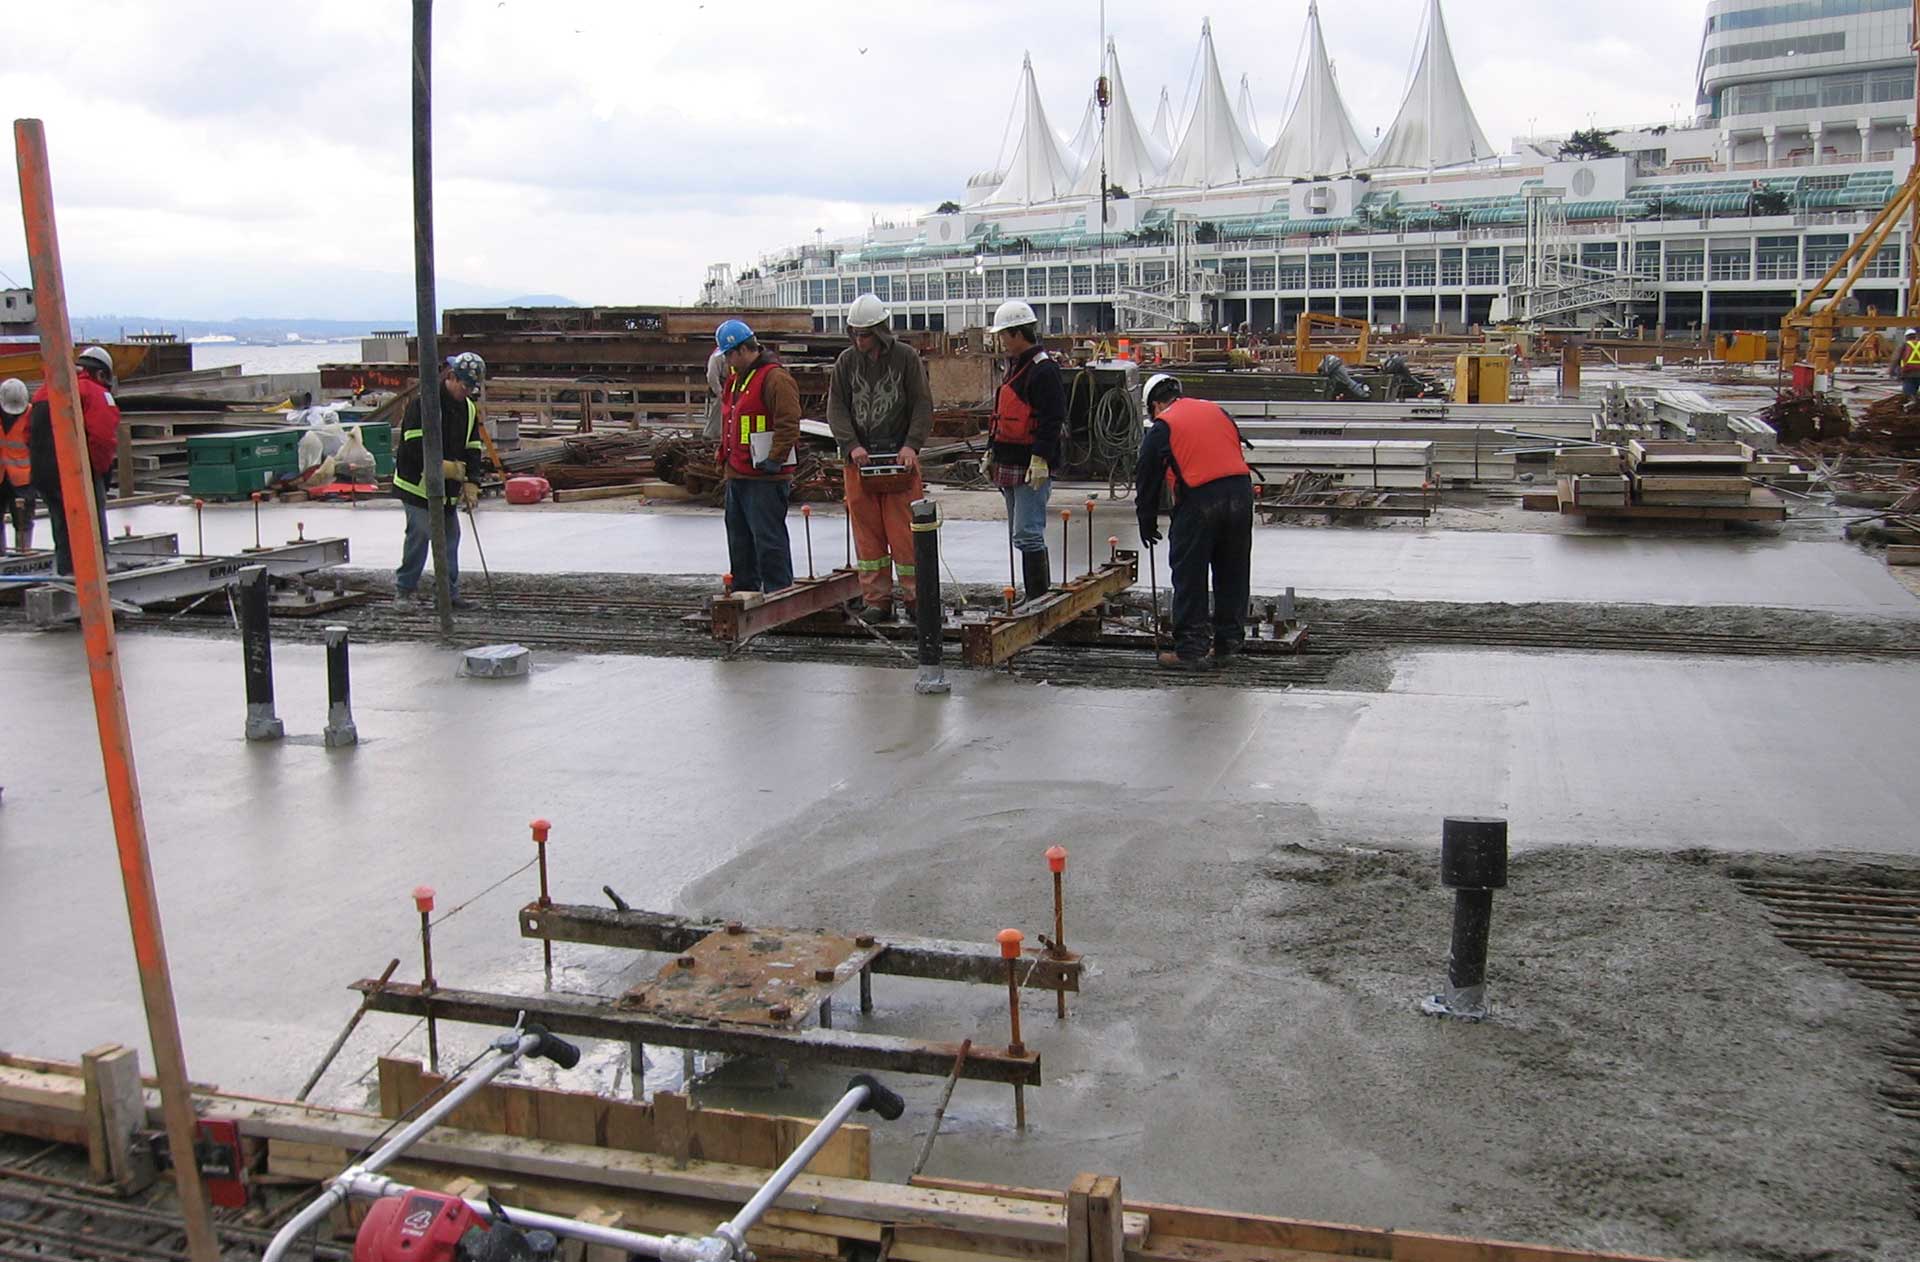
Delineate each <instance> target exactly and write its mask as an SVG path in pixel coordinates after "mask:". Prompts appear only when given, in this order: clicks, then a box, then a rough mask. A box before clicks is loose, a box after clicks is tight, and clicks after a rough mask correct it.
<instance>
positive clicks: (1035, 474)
mask: <svg viewBox="0 0 1920 1262" xmlns="http://www.w3.org/2000/svg"><path fill="white" fill-rule="evenodd" d="M1046 480H1047V462H1046V461H1045V460H1042V459H1041V458H1040V457H1038V456H1035V457H1034V458H1033V459H1031V460H1029V461H1027V485H1028V486H1031V487H1038V486H1039V485H1040V484H1041V483H1043V482H1045V481H1046Z"/></svg>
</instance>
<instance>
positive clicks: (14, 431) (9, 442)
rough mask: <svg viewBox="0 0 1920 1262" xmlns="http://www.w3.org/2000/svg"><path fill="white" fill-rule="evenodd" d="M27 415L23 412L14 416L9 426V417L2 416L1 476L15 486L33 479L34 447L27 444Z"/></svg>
mask: <svg viewBox="0 0 1920 1262" xmlns="http://www.w3.org/2000/svg"><path fill="white" fill-rule="evenodd" d="M27 416H28V413H26V412H22V413H21V414H20V415H19V416H16V417H14V418H13V419H14V424H13V425H12V426H8V424H7V419H6V418H5V417H4V416H0V477H3V478H5V480H6V481H7V482H9V483H11V484H12V485H14V486H26V485H27V484H28V483H29V482H31V481H33V455H32V449H31V448H29V447H28V446H27V430H28V424H27Z"/></svg>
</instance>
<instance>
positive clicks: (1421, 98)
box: [1371, 0, 1494, 170]
mask: <svg viewBox="0 0 1920 1262" xmlns="http://www.w3.org/2000/svg"><path fill="white" fill-rule="evenodd" d="M1492 156H1494V155H1493V146H1492V145H1490V144H1488V143H1487V134H1486V133H1485V132H1483V131H1481V130H1480V123H1479V121H1478V120H1477V119H1475V118H1474V116H1473V106H1472V105H1470V104H1468V102H1467V89H1466V85H1465V84H1463V83H1461V82H1460V70H1459V67H1457V66H1455V65H1454V64H1453V46H1452V45H1451V44H1449V43H1448V42H1447V24H1446V22H1445V21H1444V20H1443V19H1442V18H1441V16H1440V0H1428V4H1427V38H1426V43H1425V46H1424V47H1423V48H1422V49H1421V51H1420V66H1419V68H1418V69H1417V70H1415V71H1414V72H1413V81H1412V83H1410V84H1409V85H1408V87H1407V95H1406V99H1405V100H1403V101H1402V102H1401V103H1400V113H1399V116H1398V117H1396V118H1395V119H1394V120H1393V126H1391V127H1389V128H1387V134H1386V136H1385V137H1383V138H1382V139H1381V141H1380V147H1379V148H1378V149H1376V150H1374V153H1373V161H1372V163H1371V165H1372V166H1375V167H1425V168H1427V169H1428V170H1432V169H1433V168H1434V167H1444V166H1457V165H1459V164H1461V163H1464V162H1474V161H1477V160H1481V159H1485V158H1490V157H1492Z"/></svg>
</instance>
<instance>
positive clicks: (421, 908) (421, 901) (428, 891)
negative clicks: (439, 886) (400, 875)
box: [413, 885, 433, 916]
mask: <svg viewBox="0 0 1920 1262" xmlns="http://www.w3.org/2000/svg"><path fill="white" fill-rule="evenodd" d="M413 907H414V910H415V911H417V912H419V913H420V914H421V915H422V916H424V915H426V914H427V913H428V912H430V911H432V910H433V886H431V885H416V886H414V887H413Z"/></svg>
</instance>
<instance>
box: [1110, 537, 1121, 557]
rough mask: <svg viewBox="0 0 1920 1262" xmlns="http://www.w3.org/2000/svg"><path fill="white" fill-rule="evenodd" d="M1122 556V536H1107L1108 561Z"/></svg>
mask: <svg viewBox="0 0 1920 1262" xmlns="http://www.w3.org/2000/svg"><path fill="white" fill-rule="evenodd" d="M1119 555H1120V536H1119V535H1108V536H1107V560H1109V561H1112V560H1114V559H1115V558H1117V557H1118V556H1119Z"/></svg>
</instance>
